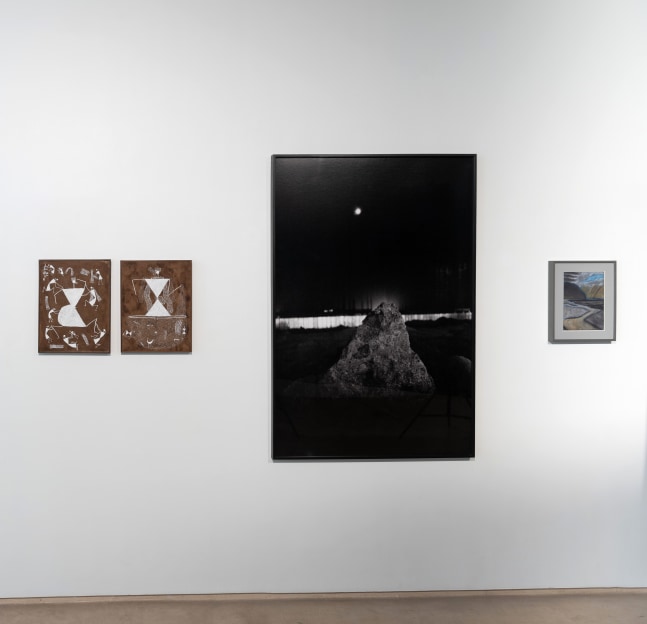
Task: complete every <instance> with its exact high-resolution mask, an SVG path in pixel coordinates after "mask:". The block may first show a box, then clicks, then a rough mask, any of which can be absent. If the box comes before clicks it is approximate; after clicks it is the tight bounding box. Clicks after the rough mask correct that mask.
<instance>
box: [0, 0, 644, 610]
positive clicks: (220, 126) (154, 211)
mask: <svg viewBox="0 0 647 624" xmlns="http://www.w3.org/2000/svg"><path fill="white" fill-rule="evenodd" d="M646 67H647V4H646V3H645V2H643V1H638V0H637V1H631V0H614V1H613V2H612V1H610V0H609V1H591V0H581V1H563V0H559V1H558V0H550V1H546V0H544V1H542V2H538V1H518V0H509V1H504V0H496V1H491V2H484V1H483V2H482V1H477V0H458V1H456V2H445V1H435V0H398V1H397V2H396V1H394V0H393V1H385V0H328V1H327V2H320V1H318V2H314V1H309V0H305V1H304V0H273V1H263V0H258V1H257V0H247V1H242V2H234V1H233V0H211V1H209V0H182V1H179V0H177V1H170V0H166V1H159V0H157V1H156V0H128V1H125V0H110V1H107V0H106V1H95V0H59V1H57V2H50V1H48V0H42V1H37V0H21V1H18V0H13V1H12V0H0V235H1V239H0V241H1V244H0V259H1V265H0V266H1V267H2V269H1V270H2V286H3V287H2V291H1V294H0V302H1V304H2V305H1V306H0V321H1V327H2V330H3V339H2V348H1V355H0V363H1V364H0V365H1V375H0V596H1V597H17V596H50V595H94V594H159V593H221V592H328V591H379V590H397V591H405V590H436V589H493V588H538V587H592V586H624V587H626V586H645V585H647V530H646V526H647V483H646V477H647V463H646V462H647V456H646V445H647V430H646V427H645V421H646V417H647V383H646V382H647V361H646V358H645V345H646V344H647V321H646V320H645V310H646V309H647V297H646V295H645V268H646V266H647V244H646V242H645V238H646V234H645V232H646V225H647V218H646V215H647V211H646V208H647V150H646V149H645V144H646V140H647V113H646V111H647V72H646V69H645V68H646ZM274 153H284V154H285V153H306V154H326V153H336V154H344V153H360V154H361V153H383V154H389V153H476V154H478V207H477V215H478V239H477V247H478V251H477V316H476V318H477V325H476V327H477V345H476V351H477V353H476V358H477V359H476V385H477V387H476V390H477V396H476V417H477V420H476V426H477V428H476V457H475V459H474V460H471V461H403V462H329V463H326V462H312V463H307V462H302V463H289V462H283V463H273V462H272V461H271V458H270V431H271V429H270V406H269V400H270V314H271V312H270V298H271V274H270V262H271V243H270V240H271V214H270V207H271V205H270V157H271V155H272V154H274ZM39 258H109V259H111V260H112V267H113V271H112V276H113V288H112V317H113V323H112V330H113V333H112V355H110V356H103V357H102V356H94V357H84V356H67V357H65V356H42V355H41V356H39V355H38V354H37V292H38V280H39V276H38V262H37V261H38V259H39ZM121 259H191V260H192V261H193V315H194V318H193V330H194V334H193V353H192V354H190V355H121V354H120V341H119V289H118V277H119V260H121ZM549 260H616V261H617V263H618V278H617V282H618V298H617V341H616V342H614V343H612V344H603V345H591V344H581V345H552V344H549V343H548V340H547V315H548V301H547V296H548V262H549ZM420 287H421V288H424V287H425V284H421V285H420Z"/></svg>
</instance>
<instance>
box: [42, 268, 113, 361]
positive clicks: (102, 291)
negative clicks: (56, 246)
mask: <svg viewBox="0 0 647 624" xmlns="http://www.w3.org/2000/svg"><path fill="white" fill-rule="evenodd" d="M110 266H111V265H110V260H39V261H38V275H39V284H40V285H39V289H38V352H39V353H61V354H63V353H103V354H108V353H110Z"/></svg>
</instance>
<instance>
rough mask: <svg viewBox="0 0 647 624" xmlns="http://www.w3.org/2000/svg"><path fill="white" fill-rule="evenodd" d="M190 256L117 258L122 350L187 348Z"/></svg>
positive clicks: (189, 342) (182, 350) (125, 351)
mask: <svg viewBox="0 0 647 624" xmlns="http://www.w3.org/2000/svg"><path fill="white" fill-rule="evenodd" d="M191 268H192V267H191V260H122V261H121V351H122V353H132V352H138V353H145V352H156V353H175V352H180V353H190V352H191Z"/></svg>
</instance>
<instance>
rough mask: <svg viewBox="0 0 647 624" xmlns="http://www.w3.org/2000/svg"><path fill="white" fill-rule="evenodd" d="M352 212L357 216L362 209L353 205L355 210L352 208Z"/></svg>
mask: <svg viewBox="0 0 647 624" xmlns="http://www.w3.org/2000/svg"><path fill="white" fill-rule="evenodd" d="M353 214H354V215H355V216H356V217H359V215H361V214H362V209H361V208H360V207H359V206H355V210H353Z"/></svg>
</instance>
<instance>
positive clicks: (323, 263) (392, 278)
mask: <svg viewBox="0 0 647 624" xmlns="http://www.w3.org/2000/svg"><path fill="white" fill-rule="evenodd" d="M272 204H273V210H272V212H273V267H272V269H273V291H272V307H273V319H272V323H273V327H272V336H273V340H272V377H273V389H272V390H273V397H272V398H273V400H272V425H273V426H272V456H273V458H274V459H275V460H281V459H286V460H287V459H431V458H469V457H473V456H474V322H475V309H474V300H475V278H476V275H475V273H476V271H475V249H476V156H475V155H473V154H468V155H433V154H431V155H359V156H356V155H353V156H351V155H348V156H346V155H341V156H331V155H323V156H310V155H307V156H300V155H277V156H274V157H273V159H272Z"/></svg>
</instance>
